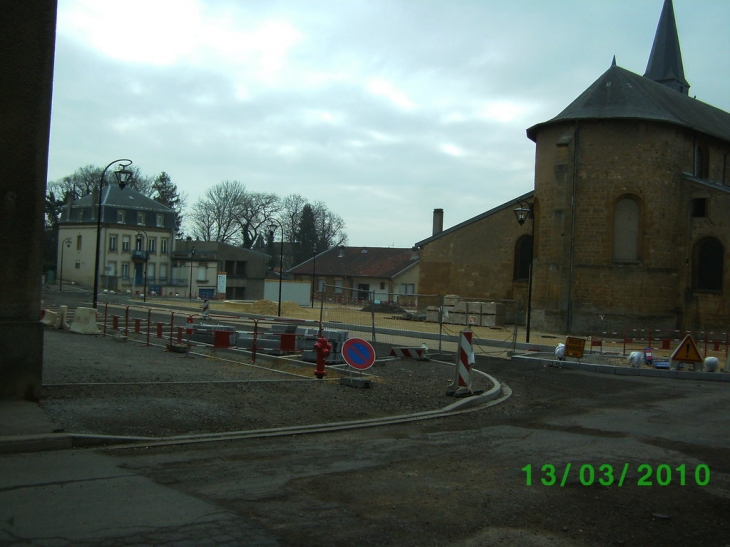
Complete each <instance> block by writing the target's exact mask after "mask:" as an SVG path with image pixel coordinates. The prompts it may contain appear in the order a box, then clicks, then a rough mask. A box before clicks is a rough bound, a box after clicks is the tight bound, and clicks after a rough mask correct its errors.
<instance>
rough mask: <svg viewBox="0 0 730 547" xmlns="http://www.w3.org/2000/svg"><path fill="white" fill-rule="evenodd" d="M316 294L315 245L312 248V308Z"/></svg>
mask: <svg viewBox="0 0 730 547" xmlns="http://www.w3.org/2000/svg"><path fill="white" fill-rule="evenodd" d="M315 294H317V246H316V245H315V246H314V247H313V248H312V308H314V295H315Z"/></svg>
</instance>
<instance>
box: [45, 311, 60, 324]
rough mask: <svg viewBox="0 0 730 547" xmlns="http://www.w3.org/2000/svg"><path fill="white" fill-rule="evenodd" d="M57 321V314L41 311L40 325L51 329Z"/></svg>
mask: <svg viewBox="0 0 730 547" xmlns="http://www.w3.org/2000/svg"><path fill="white" fill-rule="evenodd" d="M56 321H58V314H57V313H56V312H55V311H51V310H41V323H43V324H44V325H45V326H46V327H52V326H53V325H55V324H56Z"/></svg>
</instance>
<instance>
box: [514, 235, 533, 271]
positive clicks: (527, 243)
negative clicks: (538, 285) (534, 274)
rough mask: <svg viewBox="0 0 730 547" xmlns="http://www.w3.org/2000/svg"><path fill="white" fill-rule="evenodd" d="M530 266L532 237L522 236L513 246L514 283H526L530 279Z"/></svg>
mask: <svg viewBox="0 0 730 547" xmlns="http://www.w3.org/2000/svg"><path fill="white" fill-rule="evenodd" d="M531 264H532V236H530V235H524V236H522V237H520V238H519V239H518V240H517V243H516V244H515V274H514V280H515V281H527V280H528V279H529V278H530V265H531Z"/></svg>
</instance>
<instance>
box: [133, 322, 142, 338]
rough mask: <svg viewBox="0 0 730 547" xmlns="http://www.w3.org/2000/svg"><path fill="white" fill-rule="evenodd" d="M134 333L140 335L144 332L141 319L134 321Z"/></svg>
mask: <svg viewBox="0 0 730 547" xmlns="http://www.w3.org/2000/svg"><path fill="white" fill-rule="evenodd" d="M134 332H135V333H136V334H140V333H141V332H142V320H141V319H139V318H135V320H134Z"/></svg>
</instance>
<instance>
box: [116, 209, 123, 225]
mask: <svg viewBox="0 0 730 547" xmlns="http://www.w3.org/2000/svg"><path fill="white" fill-rule="evenodd" d="M117 224H124V211H117Z"/></svg>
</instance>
